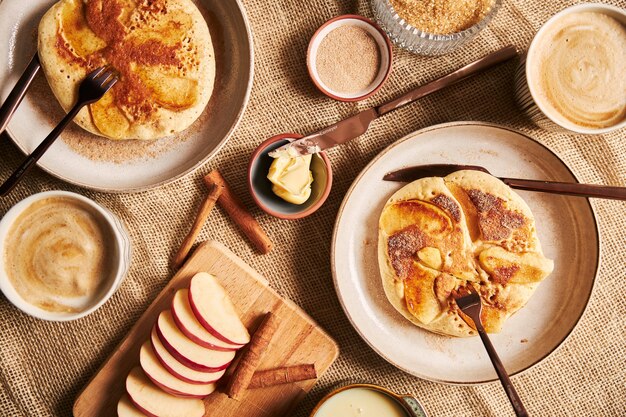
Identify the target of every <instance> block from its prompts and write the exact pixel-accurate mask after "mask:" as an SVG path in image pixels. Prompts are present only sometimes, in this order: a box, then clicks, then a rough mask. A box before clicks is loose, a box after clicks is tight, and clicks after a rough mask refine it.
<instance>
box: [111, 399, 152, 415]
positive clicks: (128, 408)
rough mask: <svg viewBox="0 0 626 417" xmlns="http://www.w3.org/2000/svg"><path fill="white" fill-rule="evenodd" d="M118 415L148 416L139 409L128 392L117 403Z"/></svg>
mask: <svg viewBox="0 0 626 417" xmlns="http://www.w3.org/2000/svg"><path fill="white" fill-rule="evenodd" d="M117 417H146V415H145V414H144V413H142V412H141V411H139V410H137V408H136V407H135V406H134V405H133V403H132V402H131V401H130V398H128V394H124V395H123V396H122V398H120V400H119V402H118V403H117Z"/></svg>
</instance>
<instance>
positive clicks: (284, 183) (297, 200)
mask: <svg viewBox="0 0 626 417" xmlns="http://www.w3.org/2000/svg"><path fill="white" fill-rule="evenodd" d="M311 157H312V155H306V156H297V155H295V154H293V153H292V152H287V151H285V152H281V153H279V155H278V157H277V158H276V159H274V162H272V165H271V166H270V170H269V172H268V174H267V179H268V180H270V181H271V182H272V184H273V185H272V191H273V192H274V194H276V195H277V196H278V197H280V198H282V199H283V200H285V201H287V202H289V203H292V204H303V203H305V202H306V201H307V200H308V199H309V197H310V196H311V183H312V182H313V174H312V173H311V170H310V166H311Z"/></svg>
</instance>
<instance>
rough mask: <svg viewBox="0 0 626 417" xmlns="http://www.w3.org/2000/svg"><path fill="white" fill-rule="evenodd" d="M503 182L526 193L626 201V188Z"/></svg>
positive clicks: (516, 180) (519, 181)
mask: <svg viewBox="0 0 626 417" xmlns="http://www.w3.org/2000/svg"><path fill="white" fill-rule="evenodd" d="M500 179H501V180H502V182H504V183H505V184H506V185H508V186H509V187H512V188H516V189H518V190H526V191H541V192H545V193H552V194H565V195H573V196H578V197H597V198H609V199H612V200H626V187H614V186H610V185H596V184H578V183H569V182H554V181H540V180H525V179H519V178H500Z"/></svg>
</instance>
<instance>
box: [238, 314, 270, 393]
mask: <svg viewBox="0 0 626 417" xmlns="http://www.w3.org/2000/svg"><path fill="white" fill-rule="evenodd" d="M277 328H278V320H277V319H276V317H275V316H274V314H273V313H272V312H271V311H270V312H269V313H267V314H266V315H265V318H264V319H263V321H262V322H261V325H260V326H259V328H258V329H257V331H256V332H254V334H253V335H252V339H251V340H250V343H249V344H248V346H246V347H245V351H244V352H243V354H242V356H241V359H239V363H238V364H237V367H236V368H235V370H234V372H233V374H232V375H231V377H230V380H229V381H228V385H227V387H226V393H227V394H228V396H229V397H230V398H233V399H235V400H239V399H240V398H241V395H242V394H243V392H244V391H245V390H246V389H247V388H248V385H249V384H250V381H251V380H252V376H253V375H254V371H256V369H257V368H258V367H259V365H260V364H261V359H262V357H263V352H264V351H265V350H266V348H267V347H268V346H269V344H270V342H271V341H272V337H273V336H274V333H275V332H276V329H277Z"/></svg>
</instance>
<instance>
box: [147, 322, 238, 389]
mask: <svg viewBox="0 0 626 417" xmlns="http://www.w3.org/2000/svg"><path fill="white" fill-rule="evenodd" d="M150 341H151V342H152V349H153V350H154V353H155V355H156V357H157V359H158V360H159V362H161V365H163V367H164V368H165V369H167V371H168V372H169V373H171V374H172V375H174V376H175V377H176V378H178V379H180V380H181V381H185V382H189V383H190V384H210V383H212V382H215V381H217V380H218V379H220V378H221V377H222V376H223V375H224V372H226V370H225V369H222V370H221V371H217V372H201V371H196V370H194V369H191V368H189V367H187V366H185V365H183V364H182V363H180V362H179V361H178V360H177V359H176V358H175V357H173V356H172V355H171V354H170V353H169V352H168V351H167V349H165V346H163V343H161V340H160V339H159V336H158V334H157V330H156V325H155V326H154V327H153V328H152V333H151V334H150Z"/></svg>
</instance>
